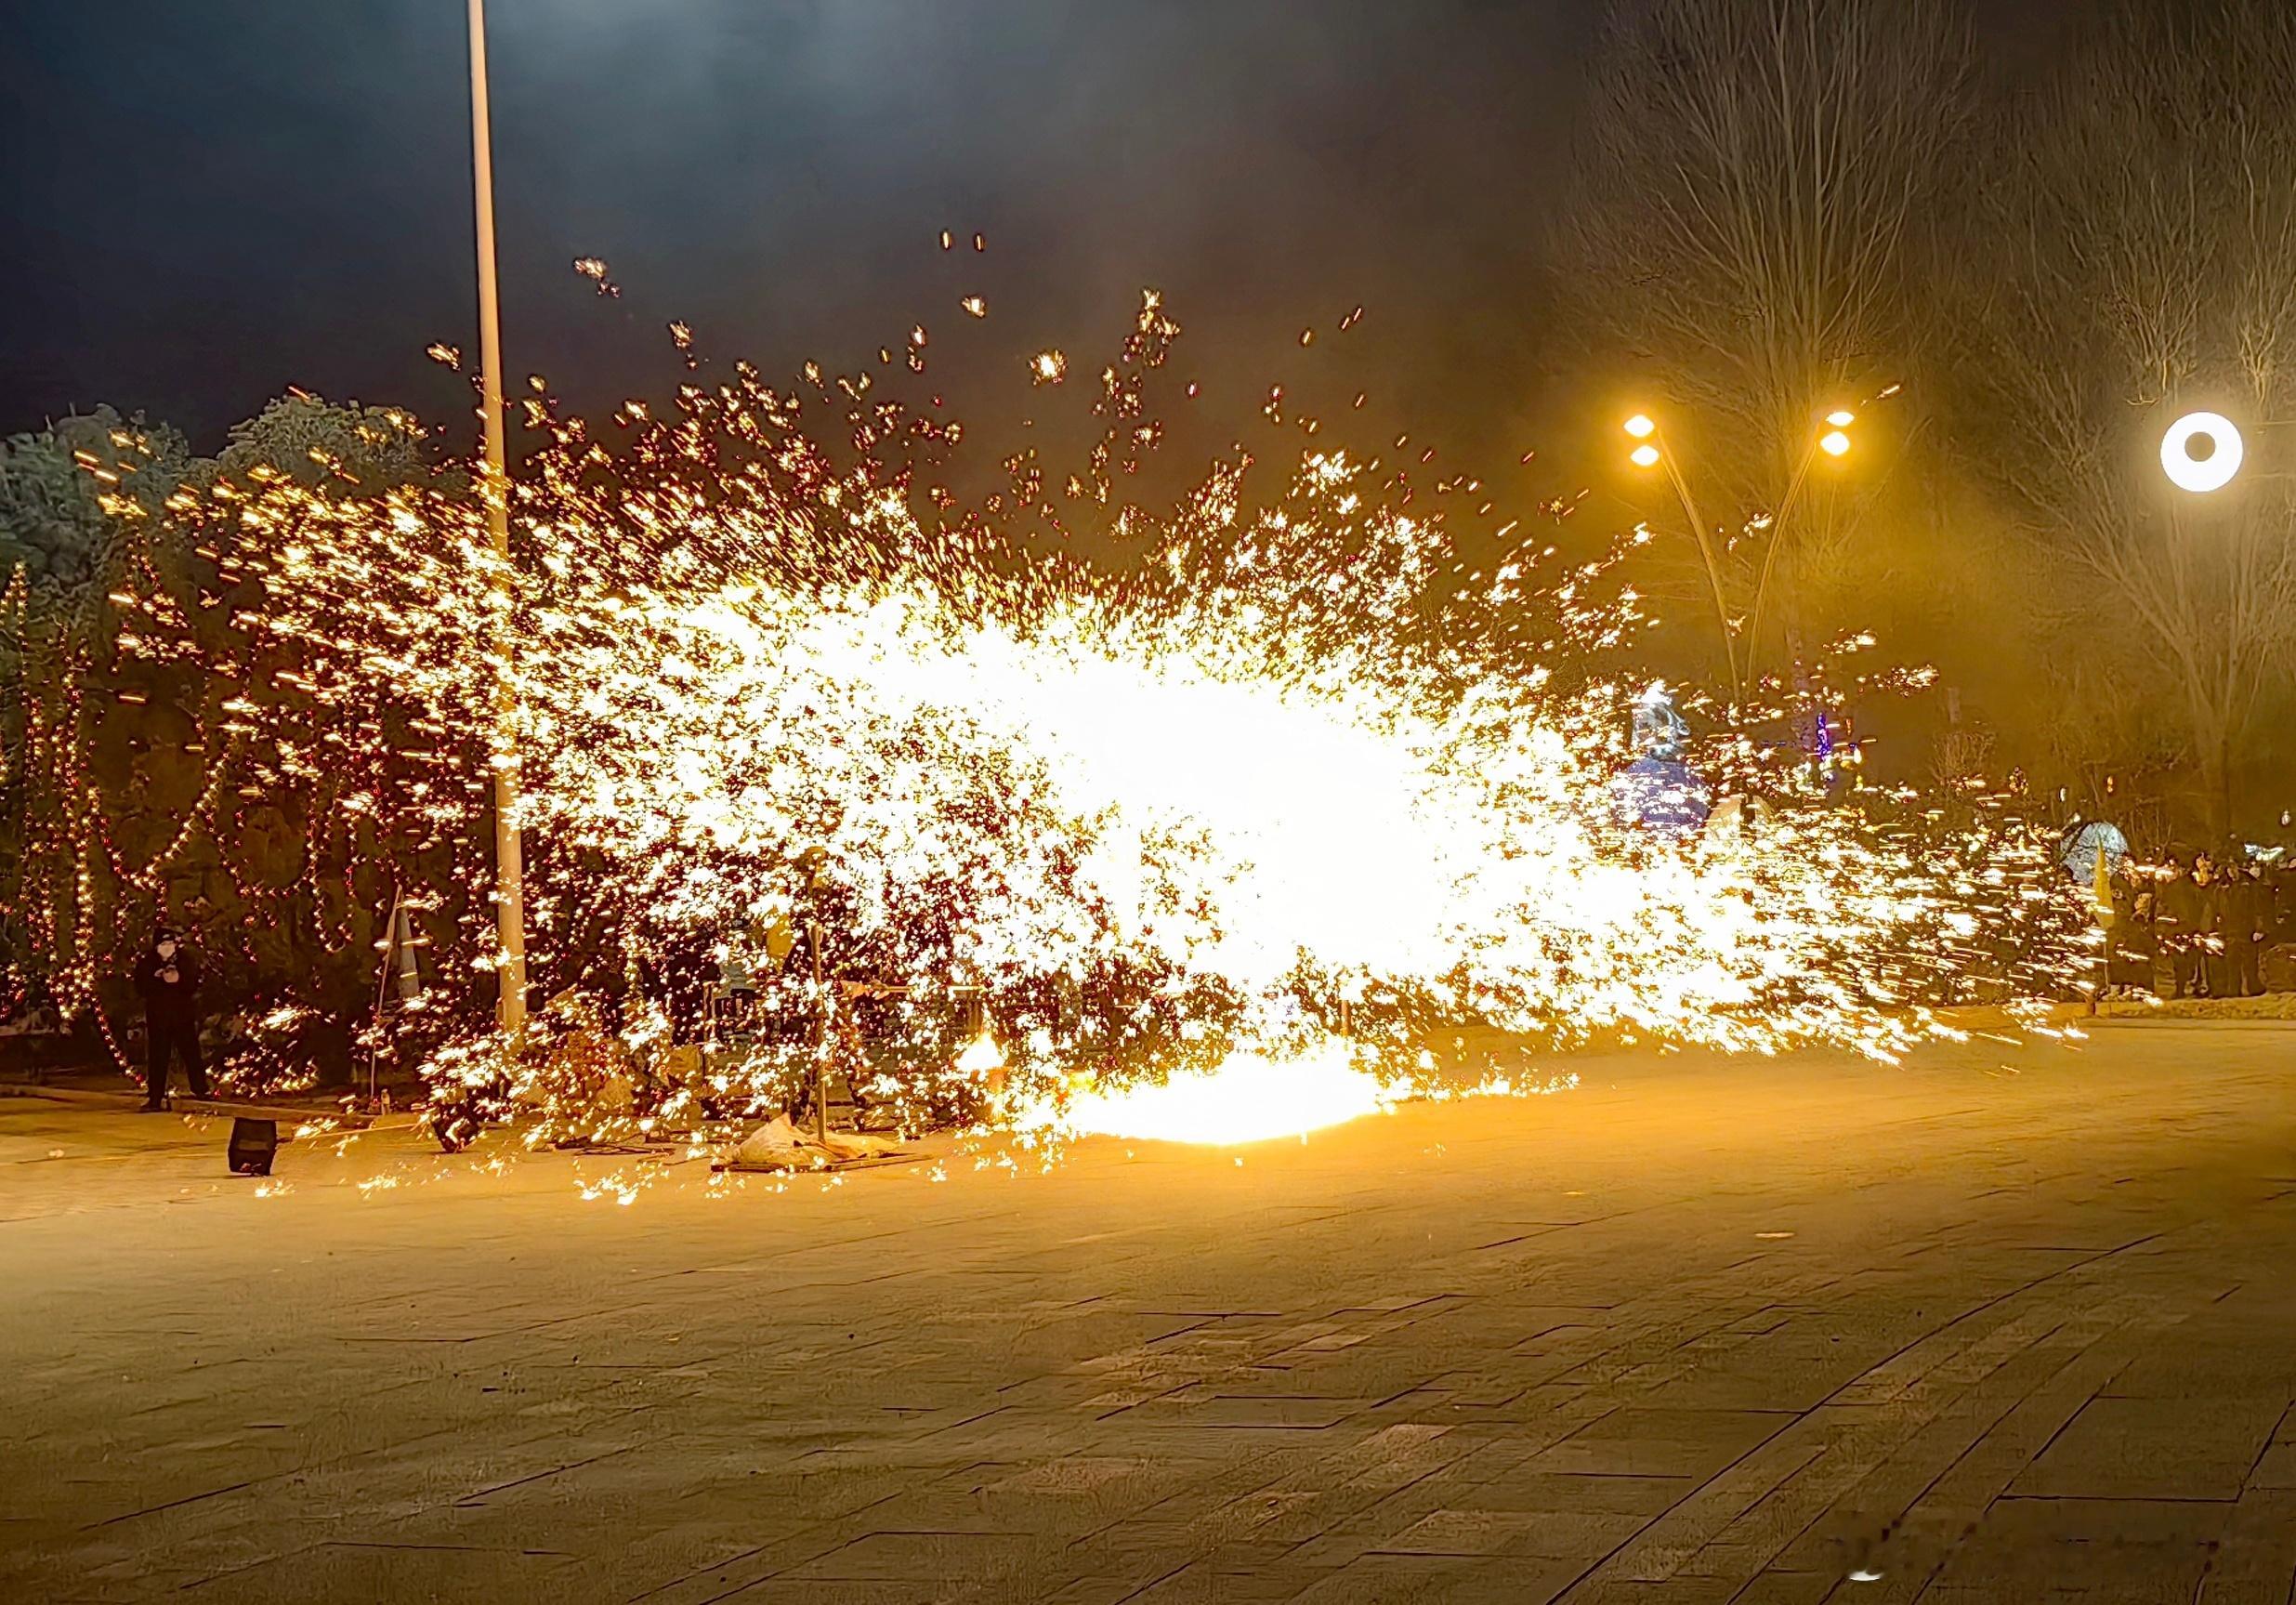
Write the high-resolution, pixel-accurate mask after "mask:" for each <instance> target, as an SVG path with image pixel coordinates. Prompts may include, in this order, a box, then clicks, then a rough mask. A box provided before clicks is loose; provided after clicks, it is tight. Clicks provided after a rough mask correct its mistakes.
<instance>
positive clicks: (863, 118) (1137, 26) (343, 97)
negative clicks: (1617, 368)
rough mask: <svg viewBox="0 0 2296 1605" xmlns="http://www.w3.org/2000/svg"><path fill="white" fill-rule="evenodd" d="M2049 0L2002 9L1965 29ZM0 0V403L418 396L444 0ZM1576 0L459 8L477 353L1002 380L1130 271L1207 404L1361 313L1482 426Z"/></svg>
mask: <svg viewBox="0 0 2296 1605" xmlns="http://www.w3.org/2000/svg"><path fill="white" fill-rule="evenodd" d="M2088 8H2089V7H2087V6H2085V5H2083V4H2082V3H2081V0H2025V3H2024V4H2009V3H2008V0H2002V3H2001V4H1996V5H1995V6H1993V7H1990V8H1989V11H1988V16H1989V17H1990V19H1991V21H1990V23H1989V24H1988V26H1989V28H1990V29H1991V32H1992V33H1993V34H1994V37H1993V38H1992V40H1991V44H1992V45H1993V46H1994V47H1995V48H1996V49H1997V50H2003V49H2010V48H2012V47H2014V48H2017V49H2029V48H2031V47H2032V46H2031V45H2030V41H2031V40H2034V39H2045V38H2047V37H2049V36H2050V35H2051V34H2052V33H2053V32H2057V31H2061V29H2062V27H2063V24H2064V20H2065V19H2066V18H2067V17H2071V16H2077V15H2078V14H2079V13H2080V12H2081V11H2084V10H2086V9H2088ZM9 9H10V10H11V11H12V12H14V13H15V15H13V16H12V17H11V18H10V19H9V22H8V33H9V35H10V36H11V44H10V46H9V48H8V50H7V52H6V53H5V54H0V83H4V84H5V108H4V109H0V117H5V124H0V149H4V150H6V151H7V152H8V153H9V160H8V162H7V177H6V178H0V198H5V202H6V213H5V215H6V217H7V228H6V230H5V231H4V232H0V284H5V285H6V286H7V291H6V303H5V305H6V309H7V312H6V316H7V329H6V338H5V341H4V342H0V431H7V430H14V429H18V428H30V427H34V426H36V425H37V424H39V423H40V422H41V421H42V420H43V419H44V418H46V417H49V416H53V415H56V414H61V413H64V412H67V411H70V410H72V409H74V408H82V409H85V407H87V406H89V405H92V404H94V403H96V402H98V401H110V402H112V403H113V404H115V405H118V406H120V407H122V408H123V409H126V410H134V409H138V408H140V409H142V410H144V411H146V412H148V413H150V414H151V415H153V416H155V417H159V418H164V419H166V420H169V421H171V422H174V423H176V424H177V425H178V426H180V427H182V428H186V429H187V430H188V431H190V433H191V435H192V437H193V440H194V443H195V444H197V445H200V446H203V447H211V446H213V445H214V444H215V443H216V440H217V439H218V438H219V436H220V433H221V431H222V429H223V428H225V427H226V426H227V425H228V424H229V423H230V422H231V421H232V420H234V419H236V418H238V417H241V416H243V415H245V414H249V413H251V412H253V411H255V410H256V408H258V407H259V406H260V405H261V403H262V402H263V401H264V400H265V399H266V398H267V397H269V396H271V395H274V394H276V393H278V392H279V391H280V390H281V389H282V388H284V387H286V386H288V385H290V384H294V385H300V386H303V387H305V388H311V389H316V390H319V391H321V392H323V393H326V394H329V395H333V396H336V397H355V398H358V399H361V400H365V401H400V402H404V403H408V404H411V405H413V406H414V407H416V408H417V409H418V410H420V411H422V412H424V413H425V414H427V415H429V416H431V417H433V418H438V419H442V420H451V421H453V422H455V423H457V424H460V423H461V421H462V417H463V414H465V412H466V391H465V390H463V389H461V388H458V385H459V381H457V380H455V379H454V378H453V377H452V376H451V375H447V374H446V373H444V371H443V370H440V368H438V367H437V366H436V365H435V364H433V363H431V362H427V361H426V359H425V358H424V357H423V354H422V353H423V349H424V348H425V347H426V345H428V344H429V343H430V342H431V341H433V340H446V341H448V342H450V343H453V344H456V345H463V346H470V345H472V344H474V343H475V335H474V333H473V325H474V314H473V312H472V296H473V288H472V280H471V266H470V199H469V178H468V166H467V163H468V123H467V103H466V93H467V91H466V77H465V72H466V46H465V34H464V9H463V5H462V3H461V0H324V3H313V0H198V3H197V4H188V3H184V0H112V3H111V4H104V5H80V4H60V3H57V0H39V3H32V0H16V3H14V4H12V5H11V6H10V7H9ZM1597 10H1598V0H1524V3H1519V4H1506V3H1501V0H1313V3H1308V0H1300V3H1296V4H1272V3H1254V0H1219V3H1212V0H1156V3H1153V4H1150V3H1147V0H492V7H491V19H490V20H491V23H492V58H493V61H492V65H493V86H494V96H495V129H496V161H497V170H498V185H499V191H500V207H501V226H502V230H503V240H504V249H503V270H504V276H505V327H506V335H507V339H508V342H509V347H508V361H507V366H508V368H509V370H510V372H511V373H512V375H514V376H515V375H522V374H524V373H526V372H529V371H535V370H539V371H542V372H544V373H547V374H548V375H551V377H552V378H553V379H554V380H556V381H558V382H559V383H560V384H561V385H562V386H563V387H564V388H566V389H567V390H568V391H569V393H570V394H571V396H572V397H573V398H574V399H575V400H576V401H579V402H583V403H585V404H587V405H590V406H596V405H597V403H598V402H600V401H608V400H610V399H612V398H614V397H618V396H619V395H621V394H623V393H634V394H654V395H659V394H661V393H662V392H663V390H665V389H666V388H668V386H669V385H670V384H672V383H674V382H675V381H676V379H677V378H679V377H680V376H682V375H681V374H680V372H679V370H678V369H677V367H676V363H675V362H673V361H672V360H671V357H670V353H669V351H668V348H667V344H666V341H665V340H664V338H663V335H662V334H661V331H662V327H663V324H664V323H665V322H667V321H669V320H670V319H672V318H683V319H686V320H688V321H689V322H692V323H693V324H694V325H695V327H696V328H697V330H698V332H699V333H700V335H701V337H702V343H703V346H704V347H705V349H708V350H710V351H711V352H713V353H715V354H716V355H718V356H722V357H731V356H745V357H749V358H751V359H753V360H754V361H756V362H759V363H760V365H761V366H763V367H764V368H765V369H766V370H767V372H768V374H769V375H774V374H780V373H782V372H785V371H787V370H788V369H790V368H792V367H793V366H794V364H795V363H796V362H800V361H802V360H803V359H806V358H807V357H818V358H820V359H821V360H822V361H823V362H825V363H826V364H828V365H830V366H832V367H834V368H848V367H859V366H862V365H864V364H867V363H869V362H872V361H873V357H874V353H875V350H876V349H877V348H878V347H879V346H880V345H882V344H885V343H886V342H887V341H891V340H898V338H899V336H900V335H902V334H904V333H905V332H906V330H907V329H908V328H909V326H910V324H911V323H912V322H917V321H923V322H925V323H926V324H927V325H928V326H929V327H930V329H931V330H932V332H933V335H934V337H935V342H936V344H935V356H936V359H937V360H938V361H941V362H954V363H955V364H956V365H957V366H958V367H960V368H962V366H963V365H964V363H966V362H973V363H977V364H980V365H981V371H983V372H990V373H999V374H1003V373H1006V372H1008V370H1005V369H1004V368H1003V367H1002V364H1004V363H1006V362H1010V363H1012V364H1013V367H1012V369H1011V370H1009V372H1013V373H1017V368H1018V363H1019V362H1020V361H1021V360H1022V359H1023V358H1024V357H1025V356H1026V354H1027V353H1029V352H1030V351H1033V350H1035V349H1039V348H1041V347H1043V346H1045V345H1059V346H1062V347H1064V348H1066V349H1069V350H1071V351H1072V352H1079V353H1083V354H1086V355H1088V356H1094V357H1096V355H1097V354H1099V353H1101V352H1104V351H1105V350H1107V349H1109V347H1111V346H1112V344H1113V341H1114V339H1115V337H1116V336H1117V335H1120V334H1121V332H1122V327H1123V324H1124V322H1125V320H1126V318H1127V317H1128V315H1129V312H1130V309H1131V308H1132V306H1133V304H1134V302H1135V296H1136V294H1137V291H1138V288H1139V287H1140V286H1142V285H1144V284H1154V285H1157V286H1159V287H1161V289H1163V290H1164V291H1165V292H1166V295H1167V297H1168V300H1169V303H1170V304H1171V305H1172V307H1173V308H1174V311H1175V312H1176V314H1177V315H1178V317H1179V318H1180V320H1181V322H1183V323H1184V324H1185V325H1187V328H1188V329H1189V337H1188V339H1187V342H1186V343H1185V345H1184V351H1185V352H1186V353H1187V359H1188V361H1189V362H1192V363H1197V364H1201V365H1202V366H1203V368H1204V371H1205V374H1206V376H1207V377H1208V378H1213V379H1216V380H1218V381H1220V382H1222V383H1224V384H1225V385H1226V386H1227V390H1228V392H1229V397H1230V404H1231V405H1234V406H1235V407H1236V408H1237V409H1238V410H1239V411H1240V413H1244V414H1248V413H1250V412H1251V411H1252V410H1253V405H1254V404H1255V401H1256V396H1257V393H1258V387H1259V386H1260V385H1261V383H1262V382H1263V381H1264V380H1265V379H1266V378H1267V377H1269V376H1271V375H1279V374H1280V372H1281V371H1282V368H1283V365H1284V363H1285V362H1290V361H1297V360H1298V358H1299V353H1298V352H1297V350H1296V346H1295V341H1296V336H1297V334H1298V332H1299V330H1300V329H1301V328H1302V327H1304V326H1306V325H1308V324H1311V323H1313V324H1316V325H1319V326H1320V327H1323V328H1327V329H1328V328H1329V327H1330V326H1331V324H1332V322H1335V321H1336V319H1337V318H1338V317H1339V315H1340V314H1342V313H1344V312H1345V311H1346V310H1347V309H1349V308H1350V307H1352V306H1354V305H1356V304H1358V303H1364V304H1366V305H1368V307H1369V309H1370V310H1369V314H1368V316H1367V318H1366V320H1365V322H1364V324H1363V326H1362V328H1361V330H1360V331H1359V333H1358V335H1355V336H1351V340H1352V341H1353V342H1354V344H1353V345H1352V346H1351V348H1350V349H1349V351H1348V353H1347V355H1346V356H1345V358H1344V359H1339V360H1343V361H1345V362H1347V363H1349V364H1351V365H1352V367H1353V368H1354V369H1355V370H1356V371H1357V372H1358V374H1359V375H1363V377H1364V382H1365V383H1366V384H1368V385H1370V386H1371V388H1375V389H1376V390H1377V391H1378V392H1379V396H1380V401H1381V402H1382V404H1383V405H1384V406H1385V407H1387V408H1389V409H1390V410H1391V412H1392V413H1394V414H1403V415H1412V416H1424V417H1425V418H1427V419H1428V420H1429V427H1430V428H1434V429H1435V430H1437V432H1446V431H1447V432H1448V433H1449V434H1450V435H1452V436H1454V437H1463V438H1464V442H1465V443H1466V444H1468V445H1469V446H1470V447H1471V448H1473V449H1475V450H1478V451H1482V452H1487V453H1490V454H1493V455H1494V456H1495V455H1496V454H1499V453H1501V452H1502V451H1503V452H1506V453H1509V454H1512V452H1513V451H1515V449H1516V448H1517V447H1518V446H1519V445H1521V444H1523V443H1526V442H1523V441H1518V440H1517V439H1516V437H1517V436H1519V435H1521V434H1523V433H1525V432H1526V431H1527V429H1528V424H1527V423H1526V422H1525V419H1526V417H1527V415H1528V414H1530V413H1531V412H1532V411H1534V410H1535V403H1534V401H1533V398H1534V397H1535V396H1536V394H1537V391H1538V388H1539V385H1540V383H1541V378H1542V371H1543V358H1542V352H1543V351H1545V350H1546V349H1549V348H1551V347H1552V346H1553V345H1554V344H1555V342H1554V340H1553V339H1552V337H1551V336H1552V335H1553V334H1554V333H1555V332H1554V331H1552V330H1542V328H1541V327H1540V323H1541V318H1542V313H1541V310H1540V308H1539V306H1538V302H1537V296H1536V294H1535V275H1534V274H1533V272H1532V267H1533V263H1534V261H1535V253H1536V247H1537V243H1538V232H1539V228H1540V224H1541V219H1542V217H1543V216H1544V215H1545V213H1546V211H1547V210H1548V208H1549V207H1550V206H1551V204H1552V198H1553V196H1554V194H1555V190H1556V186H1557V183H1558V180H1559V179H1560V178H1562V177H1563V175H1564V172H1565V167H1566V163H1567V161H1568V139H1569V132H1570V125H1571V117H1572V112H1573V105H1574V90H1575V86H1576V85H1577V84H1578V82H1579V80H1580V78H1581V75H1582V71H1583V64H1584V59H1585V56H1586V51H1587V47H1588V46H1589V44H1590V43H1591V36H1592V33H1593V28H1594V17H1595V15H1596V13H1597ZM2028 22H2029V24H2030V25H2028ZM943 228H948V229H952V230H957V231H958V233H959V235H960V236H961V237H969V235H970V234H971V233H972V232H973V231H974V230H980V231H983V232H984V233H985V234H986V235H987V236H988V239H989V243H990V249H989V251H988V253H987V254H986V255H985V256H983V257H972V256H970V254H969V253H960V254H959V255H958V256H957V257H947V256H944V255H942V253H941V252H940V251H939V250H938V243H937V236H938V231H939V230H941V229H943ZM582 256H595V257H603V258H605V259H606V260H607V261H608V262H609V263H610V265H611V268H612V271H613V276H614V278H615V279H616V280H617V281H618V282H619V283H621V284H622V285H623V286H624V293H623V298H622V299H621V300H619V301H611V302H609V301H601V300H600V299H598V298H597V296H594V295H593V294H592V293H591V291H590V287H589V286H588V285H587V284H586V283H584V282H583V281H582V280H580V279H578V278H577V277H576V276H575V275H574V274H573V273H572V272H571V269H570V264H571V261H572V259H573V258H574V257H582ZM973 293H977V294H981V295H984V296H987V297H988V298H989V302H990V308H991V317H990V319H989V320H988V321H987V322H985V323H981V324H972V323H971V322H970V320H967V319H966V318H964V315H963V314H962V313H961V312H960V311H959V310H958V308H957V304H956V303H957V300H958V298H959V297H960V296H964V295H966V294H973Z"/></svg>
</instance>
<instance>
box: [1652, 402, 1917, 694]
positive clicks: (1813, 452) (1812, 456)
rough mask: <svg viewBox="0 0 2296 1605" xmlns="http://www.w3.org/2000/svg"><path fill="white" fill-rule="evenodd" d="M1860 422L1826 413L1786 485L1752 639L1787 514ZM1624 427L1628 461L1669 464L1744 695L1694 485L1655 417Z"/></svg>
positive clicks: (1733, 679) (1846, 413) (1844, 412)
mask: <svg viewBox="0 0 2296 1605" xmlns="http://www.w3.org/2000/svg"><path fill="white" fill-rule="evenodd" d="M1895 389H1896V387H1895V386H1893V387H1891V388H1890V389H1889V390H1885V391H1883V395H1889V394H1891V393H1893V392H1894V391H1895ZM1856 422H1857V414H1856V413H1854V412H1852V411H1851V410H1850V409H1849V408H1847V407H1836V408H1834V409H1833V410H1832V411H1831V412H1830V413H1828V414H1825V417H1824V419H1823V421H1822V428H1819V429H1817V430H1815V431H1813V433H1812V435H1811V437H1810V441H1809V444H1808V446H1807V447H1806V448H1804V451H1803V454H1802V460H1801V461H1800V462H1799V463H1798V464H1796V465H1795V467H1794V472H1793V479H1792V480H1791V483H1790V484H1789V485H1788V486H1787V489H1786V497H1785V500H1784V501H1783V502H1782V503H1780V504H1779V506H1778V513H1777V516H1776V517H1775V518H1774V519H1773V520H1771V541H1770V544H1769V547H1768V550H1767V551H1766V552H1765V554H1764V556H1763V563H1762V577H1761V579H1760V581H1759V582H1758V583H1757V585H1755V588H1754V605H1753V617H1752V626H1753V627H1752V629H1751V630H1750V631H1749V632H1748V636H1747V638H1748V640H1749V641H1758V640H1759V638H1760V634H1761V629H1762V614H1763V604H1764V603H1765V600H1766V599H1767V598H1768V594H1769V585H1770V568H1771V563H1772V561H1773V560H1774V559H1776V557H1777V555H1778V545H1779V542H1778V538H1777V532H1778V530H1779V529H1781V528H1782V527H1783V526H1784V524H1785V521H1786V515H1787V514H1788V513H1790V512H1791V511H1792V509H1793V505H1794V503H1795V502H1796V501H1797V500H1799V499H1800V497H1801V494H1802V487H1803V485H1804V483H1805V482H1806V481H1807V480H1808V479H1809V474H1810V468H1811V467H1812V465H1814V464H1815V463H1816V462H1817V459H1818V458H1819V456H1821V455H1823V456H1827V457H1830V458H1832V459H1833V460H1834V461H1836V462H1839V461H1841V460H1842V459H1843V458H1844V457H1846V456H1848V455H1849V454H1850V451H1851V449H1852V447H1853V446H1855V445H1856V441H1853V440H1852V439H1851V438H1850V432H1849V431H1850V427H1851V426H1852V425H1853V424H1855V423H1856ZM1620 428H1622V429H1624V430H1625V431H1626V434H1627V437H1628V438H1629V439H1630V440H1632V441H1634V442H1635V444H1634V447H1633V450H1632V451H1630V452H1628V453H1627V454H1626V460H1627V461H1628V462H1630V463H1632V464H1633V465H1634V467H1638V468H1655V467H1659V466H1660V464H1661V463H1662V464H1664V465H1665V467H1666V477H1667V480H1668V481H1669V482H1670V483H1671V484H1672V485H1673V490H1674V494H1675V495H1676V496H1677V497H1678V498H1679V499H1680V500H1681V502H1682V510H1683V512H1684V513H1685V514H1686V516H1687V517H1688V518H1689V520H1690V529H1691V533H1693V534H1694V535H1696V536H1697V538H1698V543H1699V557H1700V558H1702V559H1704V560H1705V564H1706V578H1707V584H1708V585H1709V586H1710V587H1711V589H1712V592H1713V599H1714V615H1715V617H1716V619H1717V620H1719V621H1720V623H1721V625H1722V642H1723V649H1724V652H1725V656H1726V657H1727V658H1728V660H1729V665H1730V685H1731V689H1732V691H1733V692H1734V693H1735V692H1737V691H1741V690H1742V689H1743V684H1744V682H1743V681H1742V680H1741V678H1739V670H1738V644H1737V631H1736V630H1735V629H1733V628H1732V626H1731V624H1730V609H1729V602H1728V599H1727V598H1726V595H1725V591H1724V589H1723V585H1722V571H1721V566H1720V564H1719V562H1718V560H1717V559H1716V558H1715V555H1714V551H1713V545H1712V541H1711V540H1710V539H1709V538H1708V534H1707V530H1706V525H1705V523H1704V522H1703V521H1702V520H1700V519H1699V515H1698V507H1697V505H1696V504H1695V503H1694V502H1693V501H1692V500H1691V497H1690V486H1689V483H1688V481H1687V480H1685V479H1684V478H1683V476H1682V471H1681V470H1680V469H1679V468H1678V467H1676V466H1675V464H1674V458H1673V454H1672V453H1671V452H1669V451H1668V450H1667V449H1666V438H1665V436H1664V435H1663V434H1662V433H1660V428H1659V424H1658V420H1657V419H1656V418H1654V417H1652V416H1651V415H1650V414H1648V413H1635V414H1633V415H1631V416H1630V417H1628V418H1627V420H1626V421H1625V422H1624V423H1623V424H1621V425H1620ZM1750 650H1752V649H1750Z"/></svg>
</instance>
